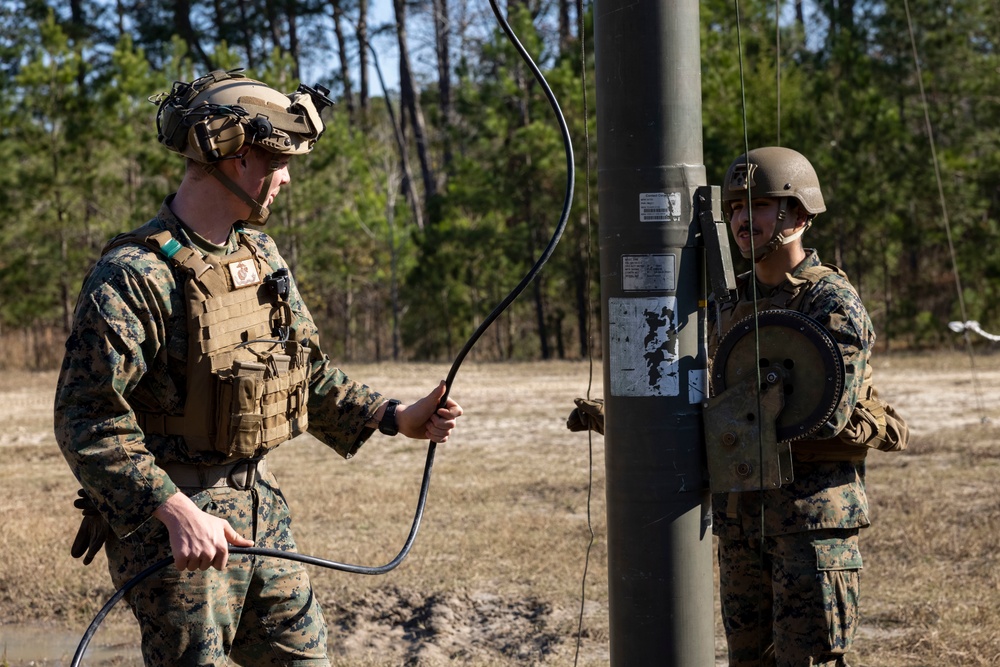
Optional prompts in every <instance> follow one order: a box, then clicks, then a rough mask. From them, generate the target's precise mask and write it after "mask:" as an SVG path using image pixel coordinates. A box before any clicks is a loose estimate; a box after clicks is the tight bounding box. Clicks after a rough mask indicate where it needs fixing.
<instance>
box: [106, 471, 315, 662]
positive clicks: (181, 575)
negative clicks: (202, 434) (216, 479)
mask: <svg viewBox="0 0 1000 667" xmlns="http://www.w3.org/2000/svg"><path fill="white" fill-rule="evenodd" d="M191 500H193V501H194V503H195V504H196V505H198V506H199V507H200V508H202V509H203V510H205V511H206V512H208V513H210V514H214V515H216V516H221V517H224V518H226V519H228V520H229V522H230V524H232V526H233V528H235V529H236V531H237V532H239V533H240V534H241V535H243V536H244V537H246V538H249V539H252V540H253V541H254V546H257V547H266V548H273V549H282V550H286V551H287V550H294V549H295V541H294V539H293V538H292V534H291V531H290V517H289V513H288V505H287V504H286V503H285V498H284V496H282V494H281V491H280V490H278V488H277V484H276V482H275V480H274V477H273V475H271V474H270V473H268V474H267V475H265V476H264V478H263V479H262V480H260V481H258V482H257V484H256V485H255V486H254V488H252V489H249V490H245V491H238V490H236V489H230V488H228V487H224V488H212V489H205V490H202V491H199V492H197V493H195V494H194V495H192V496H191ZM151 522H152V523H153V524H155V526H154V527H153V529H152V532H151V533H150V534H149V535H148V536H145V537H144V539H142V540H141V541H139V540H129V539H126V540H124V541H119V540H118V539H116V538H115V537H114V536H112V537H111V539H110V540H109V541H108V545H107V553H108V566H109V570H110V572H111V577H112V579H113V581H114V584H115V586H116V587H119V588H120V587H121V586H122V585H123V584H124V583H125V582H126V581H128V580H129V579H131V578H132V577H133V576H135V575H136V574H137V573H139V572H141V571H142V570H144V569H145V568H146V567H147V566H149V565H151V564H153V563H156V562H158V561H160V560H162V559H164V558H166V557H168V556H169V555H170V541H169V536H168V534H167V530H166V528H165V527H164V526H163V524H161V523H160V522H159V521H156V520H155V519H151ZM126 599H127V600H128V602H129V605H130V606H131V607H132V611H133V613H134V614H135V617H136V619H137V620H138V621H139V626H140V629H141V632H142V655H143V660H144V662H145V664H146V665H147V667H194V666H195V665H197V666H199V667H200V666H203V665H213V666H216V665H228V664H230V663H229V661H228V657H229V656H231V657H232V659H233V660H235V661H236V662H238V663H239V664H240V665H243V666H244V667H278V666H283V667H299V666H301V667H324V666H328V665H329V664H330V663H329V660H328V658H327V653H326V624H325V622H324V620H323V613H322V611H321V609H320V605H319V603H318V602H317V600H316V599H315V597H314V595H313V590H312V586H311V585H310V583H309V578H308V576H307V575H306V572H305V571H304V568H303V566H302V564H300V563H296V562H293V561H288V560H281V559H276V558H264V557H260V556H234V555H230V558H229V563H228V565H227V566H226V568H225V569H224V570H221V571H220V570H216V569H213V568H210V569H208V570H206V571H204V572H202V571H194V572H188V571H184V572H182V571H180V570H178V569H177V568H176V567H174V565H173V564H170V565H167V566H166V567H164V568H161V569H160V570H158V571H157V572H156V573H155V574H153V575H151V576H149V577H148V578H147V579H145V580H144V581H142V582H141V583H139V584H138V585H136V586H135V587H134V588H133V589H132V590H131V591H130V592H129V593H128V595H127V596H126Z"/></svg>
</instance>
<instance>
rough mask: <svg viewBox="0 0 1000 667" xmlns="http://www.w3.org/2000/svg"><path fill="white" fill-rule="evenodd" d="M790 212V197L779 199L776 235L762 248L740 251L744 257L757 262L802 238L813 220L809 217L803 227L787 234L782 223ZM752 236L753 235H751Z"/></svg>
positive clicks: (775, 226)
mask: <svg viewBox="0 0 1000 667" xmlns="http://www.w3.org/2000/svg"><path fill="white" fill-rule="evenodd" d="M787 212H788V198H787V197H782V198H781V199H780V200H779V201H778V214H777V216H776V219H775V225H774V235H773V236H772V237H771V240H770V241H768V242H767V245H765V246H763V247H761V248H749V249H748V250H745V251H740V254H741V255H743V258H744V259H752V260H753V262H754V263H755V264H756V263H757V262H760V261H763V260H764V259H765V258H766V257H767V256H768V255H770V254H771V253H772V252H774V251H775V250H777V249H778V248H780V247H781V246H783V245H788V244H789V243H791V242H792V241H794V240H796V239H798V238H800V237H801V236H802V235H803V234H805V232H806V230H807V229H809V228H810V227H812V220H809V219H807V220H806V224H805V226H804V227H802V229H798V230H796V231H794V232H792V233H791V234H788V235H785V234H783V233H782V231H781V227H782V223H783V222H784V221H785V214H786V213H787ZM751 238H752V235H751Z"/></svg>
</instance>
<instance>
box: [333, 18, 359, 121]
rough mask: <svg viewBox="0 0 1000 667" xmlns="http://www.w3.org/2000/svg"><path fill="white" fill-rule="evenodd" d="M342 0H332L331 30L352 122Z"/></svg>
mask: <svg viewBox="0 0 1000 667" xmlns="http://www.w3.org/2000/svg"><path fill="white" fill-rule="evenodd" d="M342 2H343V0H332V1H331V4H332V5H333V32H334V34H335V35H336V37H337V53H338V55H339V56H340V82H341V85H343V87H344V89H343V97H344V102H345V103H346V104H347V117H348V118H350V120H351V124H352V125H353V124H354V120H355V119H354V94H353V93H352V92H351V61H350V59H349V58H348V57H347V42H346V41H345V40H344V30H343V28H342V27H341V25H340V20H341V19H342V18H343V16H344V7H343V4H342Z"/></svg>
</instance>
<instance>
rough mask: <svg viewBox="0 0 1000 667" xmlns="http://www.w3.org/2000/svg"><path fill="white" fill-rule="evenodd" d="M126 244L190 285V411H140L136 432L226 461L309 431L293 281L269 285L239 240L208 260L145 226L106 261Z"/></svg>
mask: <svg viewBox="0 0 1000 667" xmlns="http://www.w3.org/2000/svg"><path fill="white" fill-rule="evenodd" d="M128 244H139V245H143V246H145V247H147V248H149V249H151V250H153V251H154V252H157V253H159V254H161V255H162V256H164V257H166V258H167V259H168V260H169V261H170V262H171V264H172V265H173V266H174V267H175V268H176V269H177V271H176V272H175V274H179V276H180V277H183V278H184V280H183V281H182V282H183V285H184V297H185V307H186V310H187V322H188V327H187V328H188V358H187V371H186V395H185V401H184V412H183V414H180V415H167V414H163V413H156V412H141V411H138V410H137V411H136V416H137V418H138V422H139V426H140V428H142V430H143V431H144V432H146V433H151V434H156V435H177V436H183V437H184V439H185V442H186V443H187V446H188V449H189V450H190V451H192V452H194V451H216V452H220V453H221V454H223V455H224V457H225V459H226V460H239V459H243V458H251V457H259V456H262V455H264V454H265V453H266V452H267V451H268V450H271V449H273V448H275V447H277V446H278V445H279V444H281V443H282V442H285V441H286V440H289V439H291V438H293V437H295V436H296V435H299V434H300V433H303V432H305V431H306V429H307V428H308V425H309V422H308V398H309V375H310V366H309V363H308V359H309V348H308V347H307V346H306V345H305V344H303V343H301V342H299V341H298V340H296V339H295V332H294V329H291V327H290V324H291V307H290V306H289V304H288V300H287V289H288V284H289V280H290V278H289V277H288V276H287V274H286V273H283V272H275V273H272V274H270V275H269V276H268V278H267V279H263V276H265V275H267V274H266V273H265V272H268V271H270V267H269V265H268V264H267V262H266V261H265V260H264V258H263V256H262V254H261V252H260V249H259V248H258V247H257V246H256V244H254V243H253V241H252V240H250V238H248V236H247V235H246V234H243V233H240V234H239V244H240V247H239V249H238V250H237V251H236V252H234V253H231V254H229V255H226V256H224V257H219V256H216V255H211V254H209V255H205V256H202V255H201V253H199V252H197V251H195V250H193V249H192V248H188V247H185V246H183V245H181V244H180V243H179V242H178V241H177V240H176V239H174V238H173V236H172V235H171V234H170V232H169V231H165V230H158V229H157V228H155V227H152V226H148V225H147V226H145V227H141V228H139V229H137V230H135V231H133V232H129V233H126V234H121V235H119V236H117V237H115V238H114V239H113V240H112V241H111V242H110V243H109V244H108V245H107V246H106V247H105V249H104V253H107V252H108V251H109V250H111V249H112V248H115V247H118V246H122V245H128ZM279 274H280V275H279ZM275 278H277V280H276V279H275ZM282 282H283V283H284V284H283V285H282ZM289 332H290V337H289Z"/></svg>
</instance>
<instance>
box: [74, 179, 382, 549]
mask: <svg viewBox="0 0 1000 667" xmlns="http://www.w3.org/2000/svg"><path fill="white" fill-rule="evenodd" d="M170 200H171V198H170V197H168V198H167V200H166V201H165V202H164V204H163V206H162V207H161V208H160V211H159V213H158V214H157V216H156V218H154V219H153V221H151V224H153V225H154V226H156V227H158V228H161V229H165V230H168V231H170V232H171V234H172V236H173V237H174V238H175V239H176V240H177V241H178V242H180V243H181V244H182V245H184V246H187V247H192V248H196V249H198V250H200V251H201V252H203V253H212V254H215V255H226V254H229V253H231V252H234V251H235V250H237V249H238V245H239V244H238V238H239V237H238V234H247V235H249V236H250V237H251V239H252V241H253V242H254V243H255V244H256V245H257V246H258V247H259V248H260V250H261V251H262V253H263V255H264V258H265V259H266V262H267V264H268V265H269V267H270V268H271V269H272V270H278V269H281V268H286V264H285V262H284V260H283V259H282V258H281V256H280V255H279V253H278V250H277V247H276V246H275V244H274V241H273V240H272V239H271V238H270V237H269V236H268V235H267V234H265V233H263V232H262V231H258V230H256V229H252V228H243V227H242V226H236V227H234V228H233V231H232V232H231V233H230V236H229V240H228V242H227V244H226V246H225V247H217V246H213V245H211V244H208V243H207V242H206V241H205V240H204V239H201V238H200V237H197V236H196V235H194V234H192V233H191V232H190V231H189V230H188V229H187V227H185V226H184V224H183V223H182V222H181V221H180V220H178V219H177V218H176V217H175V216H174V215H173V213H172V212H171V210H170V208H169V206H168V204H169V202H170ZM288 300H289V303H290V305H291V310H292V324H291V328H292V329H294V330H295V332H296V333H297V337H298V340H300V341H308V345H309V347H310V350H311V356H310V358H309V363H310V366H311V376H310V395H309V402H308V409H309V432H310V433H311V434H312V435H314V436H316V437H317V438H318V439H320V440H321V441H323V442H324V443H326V444H327V445H328V446H330V447H331V448H333V449H334V450H336V451H337V452H338V453H339V454H340V455H341V456H344V457H345V458H350V457H351V456H353V455H354V454H355V453H356V452H357V450H358V448H359V447H361V445H362V444H363V443H364V442H365V440H367V438H368V437H369V436H370V435H371V433H372V429H370V428H367V427H366V423H367V422H368V421H369V420H370V419H371V418H372V416H373V415H374V413H375V411H376V410H377V409H378V408H379V406H380V405H381V404H382V403H383V402H384V400H385V399H384V398H383V397H382V396H381V395H380V394H378V393H376V392H374V391H372V390H371V389H370V388H369V387H367V386H366V385H364V384H361V383H358V382H354V381H352V380H350V379H349V378H348V377H347V376H346V375H345V374H344V373H343V372H342V371H341V370H339V369H338V368H336V367H335V366H334V364H333V363H332V362H331V360H330V358H329V357H328V356H326V354H324V353H323V351H322V349H321V348H320V345H319V336H318V333H317V331H316V326H315V324H314V323H313V320H312V316H311V315H310V314H309V310H308V309H307V308H306V305H305V304H304V303H303V301H302V298H301V296H300V294H299V292H298V289H297V287H296V286H295V282H294V279H293V280H292V281H291V288H290V292H289V297H288ZM187 350H188V333H187V314H186V313H185V307H184V290H183V285H182V284H179V283H178V275H177V273H176V272H175V270H174V269H173V268H172V266H171V263H170V262H169V261H168V260H167V259H166V258H164V257H163V256H162V255H160V254H158V253H155V252H153V251H152V250H150V249H149V248H146V247H144V246H140V245H126V246H122V247H118V248H114V249H112V250H111V251H110V252H108V253H107V254H105V255H104V256H102V257H101V258H100V260H98V262H97V264H96V265H95V266H94V268H93V269H92V270H91V272H90V273H89V275H88V276H87V278H86V279H85V280H84V284H83V288H82V289H81V292H80V296H79V298H78V301H77V305H76V311H75V313H74V320H73V328H72V331H71V333H70V336H69V339H68V340H67V341H66V355H65V358H64V360H63V365H62V370H61V372H60V375H59V382H58V386H57V389H56V398H55V433H56V439H57V441H58V443H59V446H60V448H61V449H62V452H63V455H64V456H65V457H66V461H67V462H68V463H69V466H70V468H71V470H72V471H73V474H74V475H75V476H76V477H77V479H78V480H79V481H80V484H81V485H82V486H83V488H84V490H85V491H86V492H87V493H88V494H89V495H90V496H91V498H93V499H94V501H95V503H96V505H97V507H98V509H99V510H100V512H101V514H102V515H103V516H104V517H105V518H106V519H107V520H108V523H109V524H110V525H111V528H112V530H114V532H115V533H116V534H117V535H118V536H119V537H120V538H125V537H128V536H130V535H132V534H133V533H136V532H137V531H139V536H141V534H142V533H144V532H145V530H146V529H147V528H148V527H147V522H148V521H149V519H150V518H151V517H152V514H153V512H154V511H155V510H156V509H157V508H158V507H160V505H162V504H163V503H164V502H165V501H166V500H167V498H169V497H170V496H171V495H173V494H174V493H176V492H177V487H176V486H175V485H174V483H173V482H172V481H171V480H170V478H169V477H168V476H167V475H166V473H165V472H164V471H163V469H162V467H161V466H162V464H164V463H170V462H179V463H192V464H197V463H202V464H217V463H222V462H223V461H222V456H223V455H222V454H221V453H218V452H214V451H206V452H201V451H199V452H192V451H188V448H187V446H186V444H185V441H184V439H183V438H182V437H180V436H158V435H153V434H144V433H143V432H142V430H141V428H140V427H139V425H138V422H137V419H136V414H135V413H136V411H144V412H152V413H156V412H162V413H165V414H179V413H180V412H181V411H182V409H183V406H184V395H185V386H186V384H185V380H186V378H185V375H186V371H187V354H188V352H187Z"/></svg>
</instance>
